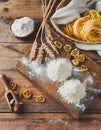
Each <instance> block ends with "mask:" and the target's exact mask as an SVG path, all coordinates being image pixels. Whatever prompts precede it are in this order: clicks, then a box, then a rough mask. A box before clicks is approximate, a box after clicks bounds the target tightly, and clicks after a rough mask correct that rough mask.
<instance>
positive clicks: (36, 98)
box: [35, 95, 46, 103]
mask: <svg viewBox="0 0 101 130" xmlns="http://www.w3.org/2000/svg"><path fill="white" fill-rule="evenodd" d="M35 101H36V102H39V103H43V102H45V101H46V99H45V97H44V96H43V95H39V96H36V97H35Z"/></svg>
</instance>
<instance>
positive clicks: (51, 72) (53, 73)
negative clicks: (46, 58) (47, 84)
mask: <svg viewBox="0 0 101 130" xmlns="http://www.w3.org/2000/svg"><path fill="white" fill-rule="evenodd" d="M71 74H72V64H71V63H70V62H69V61H68V60H67V59H64V58H58V59H56V60H52V61H50V62H49V63H48V65H47V76H48V78H49V79H50V80H52V81H53V82H55V81H57V82H61V81H65V80H66V79H67V78H68V77H70V76H71Z"/></svg>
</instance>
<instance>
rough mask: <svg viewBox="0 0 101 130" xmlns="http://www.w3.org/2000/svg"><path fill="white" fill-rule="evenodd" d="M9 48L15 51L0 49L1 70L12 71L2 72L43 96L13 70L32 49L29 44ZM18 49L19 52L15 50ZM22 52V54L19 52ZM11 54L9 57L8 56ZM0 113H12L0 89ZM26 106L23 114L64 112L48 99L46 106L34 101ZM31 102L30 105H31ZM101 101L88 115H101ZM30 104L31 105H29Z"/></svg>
mask: <svg viewBox="0 0 101 130" xmlns="http://www.w3.org/2000/svg"><path fill="white" fill-rule="evenodd" d="M7 46H9V47H11V48H12V49H13V50H11V49H9V48H5V47H1V49H0V66H1V68H6V67H7V68H6V69H10V70H5V71H4V70H1V72H2V73H3V74H6V75H7V77H9V79H10V80H12V81H14V82H16V83H17V84H18V85H19V86H20V87H29V86H31V87H32V89H33V93H34V94H40V93H41V94H43V93H42V92H41V91H39V90H37V86H34V85H32V83H30V82H29V80H27V79H26V78H25V77H24V76H22V75H21V74H19V72H17V71H16V70H12V68H13V67H14V65H15V64H16V63H17V60H18V59H19V58H20V57H21V56H22V55H23V54H22V53H25V52H26V51H27V49H29V48H30V47H31V45H29V44H17V45H16V44H9V43H7ZM14 49H16V50H17V52H16V51H15V50H14ZM19 50H20V52H21V54H20V53H19V52H18V51H19ZM8 54H9V55H8ZM0 95H2V96H0V97H1V98H0V101H1V102H0V112H10V111H9V109H8V106H7V104H6V101H5V98H4V89H1V87H0ZM24 102H25V106H24V110H23V112H35V111H38V112H40V111H41V112H64V110H62V109H61V107H60V106H59V105H57V104H56V102H54V100H52V99H49V98H48V97H47V102H46V104H37V103H33V102H32V101H24ZM29 102H30V103H29ZM100 102H101V101H100V99H95V101H94V102H93V103H92V104H91V105H90V107H89V108H88V111H87V113H88V112H89V113H101V103H100ZM27 104H29V105H27Z"/></svg>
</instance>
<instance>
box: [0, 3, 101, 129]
mask: <svg viewBox="0 0 101 130" xmlns="http://www.w3.org/2000/svg"><path fill="white" fill-rule="evenodd" d="M40 6H41V3H40V0H29V1H28V2H27V1H26V0H23V1H20V0H17V1H14V0H1V1H0V72H2V73H3V74H6V75H7V77H8V78H9V79H10V80H11V81H13V82H16V83H17V84H18V87H20V88H30V89H31V90H32V92H33V95H40V94H42V95H44V93H43V92H41V91H40V90H39V89H38V88H37V86H34V85H33V84H32V83H31V82H30V81H29V80H27V79H26V78H25V77H24V76H23V75H21V74H20V73H19V72H18V71H16V70H15V69H14V65H15V64H16V63H17V61H18V60H19V59H20V58H21V57H22V56H23V55H24V53H25V52H26V50H27V49H30V48H31V45H32V43H33V38H30V39H28V40H25V41H24V40H18V39H16V38H13V37H11V36H10V34H9V29H8V28H9V18H14V17H19V16H29V17H31V18H33V19H40V18H41V16H42V14H41V10H40ZM12 10H13V11H12ZM84 53H86V54H87V55H88V56H89V57H91V58H92V59H93V60H94V61H95V62H96V63H97V64H99V65H100V66H101V57H99V56H98V55H97V54H96V52H84ZM4 92H5V90H4V88H3V87H2V85H0V130H51V129H53V130H85V129H88V130H91V129H92V130H101V99H100V97H97V98H96V99H95V100H94V101H93V103H92V104H91V105H90V106H89V108H88V109H87V111H86V112H85V115H84V119H82V120H81V121H75V120H73V119H72V118H71V117H70V116H69V115H68V114H66V113H65V112H64V110H63V108H62V107H61V106H59V105H58V104H57V103H56V102H55V101H54V100H53V99H51V98H49V97H47V96H46V95H44V96H45V97H46V102H45V103H36V102H35V101H34V99H33V98H32V99H30V100H25V99H22V100H23V102H24V108H23V111H22V113H19V114H14V113H11V112H10V110H9V108H8V105H7V103H6V100H5V97H4ZM99 96H100V95H99Z"/></svg>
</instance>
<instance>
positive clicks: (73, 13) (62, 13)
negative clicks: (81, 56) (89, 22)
mask: <svg viewBox="0 0 101 130" xmlns="http://www.w3.org/2000/svg"><path fill="white" fill-rule="evenodd" d="M60 4H61V3H60ZM60 4H59V5H60ZM58 7H59V6H58ZM89 9H96V10H97V11H98V12H101V0H71V1H70V2H69V4H67V5H66V6H64V7H62V8H57V9H56V11H55V13H54V14H53V15H52V17H51V18H50V21H51V23H52V25H53V27H54V28H55V29H56V30H57V31H58V32H59V33H61V34H62V32H61V30H60V28H59V25H66V24H68V23H70V22H71V21H73V20H74V19H76V18H79V17H80V14H81V13H83V12H85V11H87V10H89ZM74 44H75V45H76V47H77V48H79V49H82V50H88V51H89V50H90V51H97V53H98V55H99V56H101V44H96V45H84V44H78V43H75V42H74Z"/></svg>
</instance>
